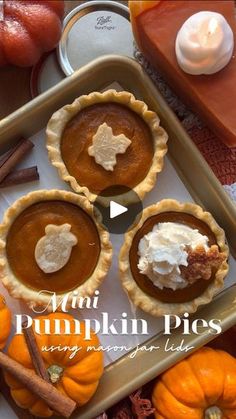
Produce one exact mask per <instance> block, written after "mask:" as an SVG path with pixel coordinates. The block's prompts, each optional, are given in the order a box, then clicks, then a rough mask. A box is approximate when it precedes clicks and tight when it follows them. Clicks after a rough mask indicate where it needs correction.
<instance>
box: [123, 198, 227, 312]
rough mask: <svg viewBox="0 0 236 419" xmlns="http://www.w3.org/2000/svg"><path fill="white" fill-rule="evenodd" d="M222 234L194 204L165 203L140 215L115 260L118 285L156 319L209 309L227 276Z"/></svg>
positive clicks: (213, 222) (127, 234)
mask: <svg viewBox="0 0 236 419" xmlns="http://www.w3.org/2000/svg"><path fill="white" fill-rule="evenodd" d="M228 254H229V251H228V247H227V245H226V243H225V234H224V231H223V230H222V229H221V228H220V227H219V226H218V224H217V223H216V221H215V220H214V218H213V217H212V215H211V214H210V213H209V212H205V211H203V210H202V208H201V207H199V206H198V205H196V204H192V203H183V204H182V203H179V202H178V201H175V200H170V199H167V200H163V201H161V202H159V203H157V204H155V205H152V206H150V207H148V208H146V209H145V210H144V211H143V215H142V218H141V220H140V222H139V223H138V225H136V226H135V227H134V228H133V229H130V230H129V231H128V232H127V233H126V235H125V241H124V244H123V246H122V249H121V252H120V256H119V267H120V275H121V280H122V285H123V287H124V289H125V291H126V292H127V293H128V295H129V297H130V298H131V300H132V301H133V302H134V304H135V305H136V306H138V307H140V308H142V309H143V310H144V311H147V312H149V313H150V314H152V315H154V316H161V315H164V314H179V315H181V314H183V313H185V312H188V313H193V312H195V311H196V310H197V308H198V306H200V305H202V304H206V303H209V302H210V301H211V300H212V298H213V297H214V295H216V294H217V293H218V292H219V290H220V289H221V288H222V287H223V285H224V278H225V276H226V274H227V272H228V263H227V258H228Z"/></svg>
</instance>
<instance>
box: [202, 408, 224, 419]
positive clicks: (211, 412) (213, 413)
mask: <svg viewBox="0 0 236 419" xmlns="http://www.w3.org/2000/svg"><path fill="white" fill-rule="evenodd" d="M222 417H223V414H222V412H221V410H220V409H219V407H217V406H211V407H209V408H208V409H207V410H206V411H205V419H222Z"/></svg>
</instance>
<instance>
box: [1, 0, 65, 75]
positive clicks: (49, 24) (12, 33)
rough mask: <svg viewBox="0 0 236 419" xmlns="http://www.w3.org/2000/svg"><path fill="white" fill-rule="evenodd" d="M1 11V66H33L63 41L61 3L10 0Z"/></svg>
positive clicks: (62, 11) (42, 0)
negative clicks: (61, 39)
mask: <svg viewBox="0 0 236 419" xmlns="http://www.w3.org/2000/svg"><path fill="white" fill-rule="evenodd" d="M1 12H2V19H0V66H1V65H5V64H14V65H17V66H20V67H25V66H31V65H33V64H35V63H36V62H37V61H38V60H39V58H40V57H41V55H42V54H43V53H44V52H46V51H50V50H52V49H53V48H55V46H56V45H57V43H58V42H59V40H60V36H61V19H62V18H63V15H64V1H62V0H38V1H31V0H21V1H19V0H7V1H4V2H3V4H2V9H1V10H0V13H1Z"/></svg>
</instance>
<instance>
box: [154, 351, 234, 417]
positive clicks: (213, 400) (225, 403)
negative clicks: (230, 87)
mask: <svg viewBox="0 0 236 419" xmlns="http://www.w3.org/2000/svg"><path fill="white" fill-rule="evenodd" d="M152 401H153V405H154V407H155V408H156V413H155V417H156V419H173V418H174V419H186V418H187V419H204V418H207V419H211V418H212V419H213V418H214V419H218V418H222V419H236V359H235V358H233V357H232V356H231V355H229V354H228V353H227V352H224V351H219V350H214V349H211V348H202V349H200V350H198V351H196V352H195V353H194V354H193V355H190V356H189V357H188V358H187V359H185V360H183V361H181V362H179V363H178V364H176V365H175V366H173V367H172V368H170V369H169V370H168V371H166V372H165V373H164V374H163V375H162V376H161V377H160V378H159V379H158V381H157V383H156V385H155V387H154V390H153V395H152Z"/></svg>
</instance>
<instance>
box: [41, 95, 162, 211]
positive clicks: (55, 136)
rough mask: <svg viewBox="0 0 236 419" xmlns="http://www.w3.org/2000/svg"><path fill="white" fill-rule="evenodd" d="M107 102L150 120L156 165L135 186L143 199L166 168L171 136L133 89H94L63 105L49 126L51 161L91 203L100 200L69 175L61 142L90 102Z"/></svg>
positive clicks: (153, 162)
mask: <svg viewBox="0 0 236 419" xmlns="http://www.w3.org/2000/svg"><path fill="white" fill-rule="evenodd" d="M104 102H115V103H119V104H121V105H124V106H127V107H128V108H130V109H131V110H133V111H134V112H135V113H137V114H138V115H139V116H140V117H141V118H142V119H143V120H144V121H145V122H146V124H147V125H148V126H149V128H150V130H151V133H152V136H153V143H154V154H153V161H152V165H151V167H150V169H149V172H148V173H147V175H146V177H145V178H144V179H143V180H142V182H141V183H139V184H138V185H137V186H135V188H133V190H134V191H135V192H136V193H137V194H138V196H139V197H140V199H142V198H143V197H144V196H145V194H146V193H147V192H149V191H150V190H151V189H152V188H153V187H154V185H155V183H156V177H157V174H158V173H160V172H161V171H162V168H163V164H164V156H165V154H166V153H167V140H168V135H167V133H166V131H165V130H164V129H163V128H162V127H161V126H160V119H159V117H158V116H157V114H156V113H155V112H152V111H150V110H148V107H147V105H146V104H145V103H144V102H143V101H140V100H137V99H135V97H134V95H133V94H131V93H129V92H126V91H122V92H117V91H116V90H113V89H110V90H107V91H105V92H103V93H100V92H92V93H90V94H89V95H83V96H80V97H79V98H77V99H75V100H74V102H73V103H72V104H70V105H65V106H64V107H63V108H61V109H59V110H58V111H56V112H55V113H54V114H53V115H52V117H51V118H50V120H49V122H48V124H47V128H46V135H47V140H46V147H47V150H48V156H49V160H50V161H51V163H52V165H53V166H55V167H56V168H57V170H58V173H59V176H60V177H61V179H63V180H64V181H65V182H67V183H69V184H70V186H71V188H72V189H73V190H74V191H75V192H77V193H83V194H84V195H85V196H87V198H88V199H89V200H90V201H91V202H94V201H95V200H96V198H97V195H96V194H94V193H92V192H90V190H89V189H88V188H87V187H86V186H81V185H79V183H78V182H77V180H76V179H75V177H73V176H71V175H70V174H69V172H68V170H67V168H66V165H65V163H64V161H63V159H62V155H61V149H60V143H61V137H62V134H63V131H64V129H65V126H66V124H67V123H68V122H69V121H70V120H71V119H72V118H73V117H74V116H75V115H76V114H78V113H79V112H80V111H81V110H82V109H84V108H86V107H88V106H90V105H94V104H96V103H104ZM128 201H129V198H128V197H127V202H126V201H123V203H124V204H125V203H128Z"/></svg>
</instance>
